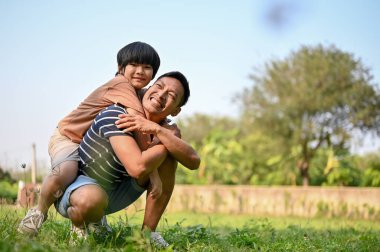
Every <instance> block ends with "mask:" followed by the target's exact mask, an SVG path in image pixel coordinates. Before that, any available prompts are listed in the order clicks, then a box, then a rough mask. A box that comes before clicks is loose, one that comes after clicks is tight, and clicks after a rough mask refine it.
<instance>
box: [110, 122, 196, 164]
mask: <svg viewBox="0 0 380 252" xmlns="http://www.w3.org/2000/svg"><path fill="white" fill-rule="evenodd" d="M119 118H122V120H118V121H116V125H117V127H118V128H125V129H124V131H125V132H131V131H141V132H143V133H146V134H153V135H155V136H157V138H158V139H159V140H160V141H161V143H162V144H163V145H164V146H165V147H166V149H167V150H168V152H169V153H170V154H171V155H172V156H173V157H174V158H175V159H176V160H177V161H178V162H180V163H181V164H182V165H184V166H185V167H187V168H189V169H191V170H194V169H198V167H199V165H200V158H199V156H198V154H197V152H196V151H195V150H194V149H193V147H191V145H190V144H188V143H187V142H185V141H184V140H182V139H181V138H179V137H177V136H176V135H175V134H173V132H172V130H171V129H168V128H165V127H163V126H160V125H159V124H157V123H154V122H152V121H149V120H147V119H145V118H143V117H141V116H135V115H120V116H119Z"/></svg>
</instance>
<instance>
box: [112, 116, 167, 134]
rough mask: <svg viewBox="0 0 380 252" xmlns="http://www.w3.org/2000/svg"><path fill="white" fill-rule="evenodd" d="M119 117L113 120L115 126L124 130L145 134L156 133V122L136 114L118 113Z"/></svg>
mask: <svg viewBox="0 0 380 252" xmlns="http://www.w3.org/2000/svg"><path fill="white" fill-rule="evenodd" d="M119 118H120V119H119V120H117V121H116V122H115V124H116V127H118V128H119V129H120V128H122V129H123V131H124V132H132V131H139V132H142V133H145V134H156V132H157V129H158V127H160V125H158V124H157V123H155V122H152V121H149V120H148V119H145V118H144V117H142V116H138V115H131V114H120V115H119Z"/></svg>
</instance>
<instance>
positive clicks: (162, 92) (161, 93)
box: [158, 89, 167, 100]
mask: <svg viewBox="0 0 380 252" xmlns="http://www.w3.org/2000/svg"><path fill="white" fill-rule="evenodd" d="M166 93H167V92H166V90H165V89H162V90H160V91H159V92H158V97H159V98H160V100H166Z"/></svg>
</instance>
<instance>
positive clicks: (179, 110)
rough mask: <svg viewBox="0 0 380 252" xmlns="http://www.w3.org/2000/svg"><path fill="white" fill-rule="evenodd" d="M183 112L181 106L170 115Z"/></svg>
mask: <svg viewBox="0 0 380 252" xmlns="http://www.w3.org/2000/svg"><path fill="white" fill-rule="evenodd" d="M179 112H181V107H178V108H176V109H175V110H174V111H173V112H172V113H171V114H170V115H171V116H176V115H178V114H179Z"/></svg>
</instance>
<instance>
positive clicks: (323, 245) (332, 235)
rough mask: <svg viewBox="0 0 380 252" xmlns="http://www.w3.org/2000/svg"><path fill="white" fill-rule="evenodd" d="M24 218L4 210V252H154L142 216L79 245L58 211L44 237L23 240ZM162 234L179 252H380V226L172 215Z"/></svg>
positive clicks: (124, 217)
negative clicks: (21, 224) (20, 226)
mask: <svg viewBox="0 0 380 252" xmlns="http://www.w3.org/2000/svg"><path fill="white" fill-rule="evenodd" d="M24 214H25V210H24V209H19V208H15V207H9V206H0V251H152V248H151V247H150V245H149V243H148V241H149V239H148V238H147V237H148V235H146V234H142V233H141V232H140V226H141V222H142V218H143V212H142V211H138V212H133V211H128V214H127V212H126V211H121V212H119V213H116V214H113V215H111V216H109V217H108V220H109V222H110V225H111V227H112V228H113V230H114V231H113V233H112V234H111V235H108V236H106V237H95V236H91V237H90V238H89V239H88V240H86V241H83V242H80V243H77V244H75V245H71V244H70V233H69V229H70V223H69V221H68V220H65V219H63V218H62V217H60V216H58V215H56V214H55V211H54V210H53V211H51V212H50V216H49V220H48V221H46V223H45V224H44V226H43V228H42V230H41V233H40V235H39V236H38V237H34V238H29V237H25V236H22V235H20V234H18V233H17V232H16V228H17V225H18V222H19V220H20V218H21V217H22V216H23V215H24ZM158 229H159V231H161V232H162V234H163V236H164V237H165V239H166V240H167V241H168V242H170V243H171V244H173V245H174V247H175V248H176V250H177V251H380V222H379V221H366V220H349V219H339V218H329V219H327V218H312V219H306V218H296V217H283V218H280V217H258V216H250V215H228V214H225V215H223V214H200V213H166V214H165V215H164V217H163V219H162V221H161V223H160V225H159V228H158ZM153 251H154V250H153Z"/></svg>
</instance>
